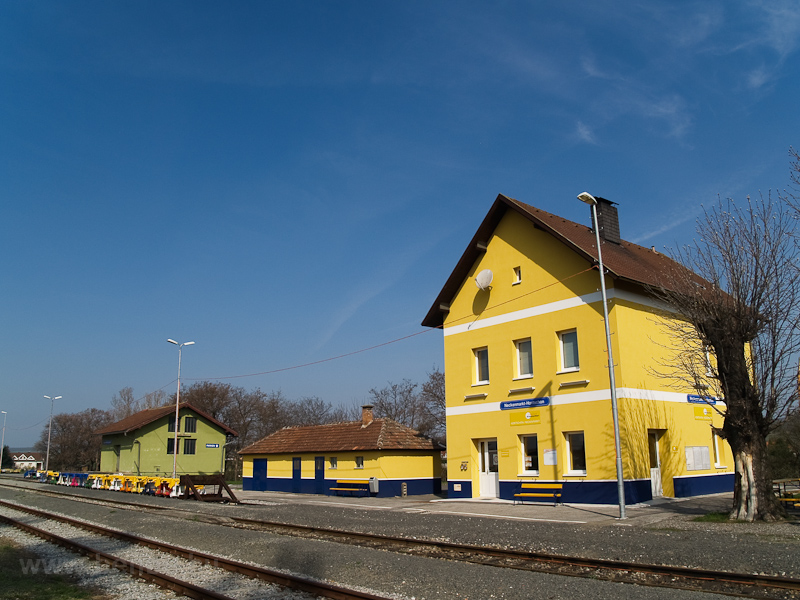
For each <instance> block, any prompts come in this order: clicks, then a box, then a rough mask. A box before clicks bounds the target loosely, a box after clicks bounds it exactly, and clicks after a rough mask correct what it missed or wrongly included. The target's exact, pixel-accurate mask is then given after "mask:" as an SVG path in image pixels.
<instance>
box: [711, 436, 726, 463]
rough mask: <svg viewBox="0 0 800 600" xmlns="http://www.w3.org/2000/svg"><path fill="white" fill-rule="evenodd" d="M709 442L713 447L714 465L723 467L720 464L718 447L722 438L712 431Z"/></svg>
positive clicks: (720, 456)
mask: <svg viewBox="0 0 800 600" xmlns="http://www.w3.org/2000/svg"><path fill="white" fill-rule="evenodd" d="M711 444H712V446H713V448H714V467H716V468H717V469H724V468H725V467H723V466H722V451H721V449H720V445H721V444H722V438H720V437H719V436H718V435H717V434H716V433H714V432H713V431H712V432H711Z"/></svg>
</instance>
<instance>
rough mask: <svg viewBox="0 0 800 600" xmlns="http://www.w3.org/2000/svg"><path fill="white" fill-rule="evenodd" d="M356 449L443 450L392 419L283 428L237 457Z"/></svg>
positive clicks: (252, 445) (242, 451)
mask: <svg viewBox="0 0 800 600" xmlns="http://www.w3.org/2000/svg"><path fill="white" fill-rule="evenodd" d="M357 450H444V448H443V447H442V446H440V445H439V444H437V443H436V442H434V441H433V440H431V439H428V438H426V437H424V436H422V435H420V434H419V433H418V432H417V431H415V430H413V429H411V428H410V427H406V426H405V425H401V424H400V423H398V422H397V421H392V420H391V419H375V420H373V421H372V422H370V423H369V424H368V425H366V426H364V425H362V422H361V421H352V422H347V423H332V424H329V425H313V426H309V427H286V428H284V429H281V430H279V431H276V432H275V433H273V434H272V435H268V436H267V437H265V438H263V439H262V440H259V441H258V442H256V443H254V444H251V445H250V446H248V447H247V448H244V449H243V450H241V451H240V452H239V454H285V453H287V452H298V453H299V452H349V451H357Z"/></svg>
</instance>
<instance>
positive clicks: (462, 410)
mask: <svg viewBox="0 0 800 600" xmlns="http://www.w3.org/2000/svg"><path fill="white" fill-rule="evenodd" d="M617 398H618V399H620V400H623V399H630V400H656V401H659V402H677V403H679V404H689V402H688V401H687V395H686V394H681V393H679V392H663V391H659V390H643V389H637V388H617ZM603 400H609V401H610V400H611V393H610V392H609V390H607V389H605V390H597V391H593V392H575V393H572V394H558V395H555V396H550V405H551V406H561V405H566V404H578V403H581V402H599V401H603ZM507 401H508V400H507V399H506V400H502V402H507ZM716 405H717V406H720V407H724V406H725V403H724V402H720V401H717V404H716ZM693 406H698V405H697V404H694V405H693ZM499 410H500V402H482V403H480V404H467V405H465V406H450V407H448V408H447V409H446V411H445V412H446V415H447V416H448V417H455V416H458V415H478V414H483V413H492V412H498V411H499Z"/></svg>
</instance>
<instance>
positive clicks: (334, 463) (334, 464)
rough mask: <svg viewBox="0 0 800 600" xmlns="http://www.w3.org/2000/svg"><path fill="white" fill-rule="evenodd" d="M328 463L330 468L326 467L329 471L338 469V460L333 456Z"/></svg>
mask: <svg viewBox="0 0 800 600" xmlns="http://www.w3.org/2000/svg"><path fill="white" fill-rule="evenodd" d="M328 463H329V464H330V467H328V468H329V469H337V468H339V459H338V458H336V457H335V456H331V457H330V458H329V459H328Z"/></svg>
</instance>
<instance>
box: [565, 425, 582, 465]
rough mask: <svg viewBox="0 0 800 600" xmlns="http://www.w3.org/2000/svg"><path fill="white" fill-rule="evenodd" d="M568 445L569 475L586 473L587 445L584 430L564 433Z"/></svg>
mask: <svg viewBox="0 0 800 600" xmlns="http://www.w3.org/2000/svg"><path fill="white" fill-rule="evenodd" d="M564 439H565V441H566V445H567V473H566V474H567V475H586V446H585V444H584V437H583V432H582V431H570V432H567V433H565V434H564Z"/></svg>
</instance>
